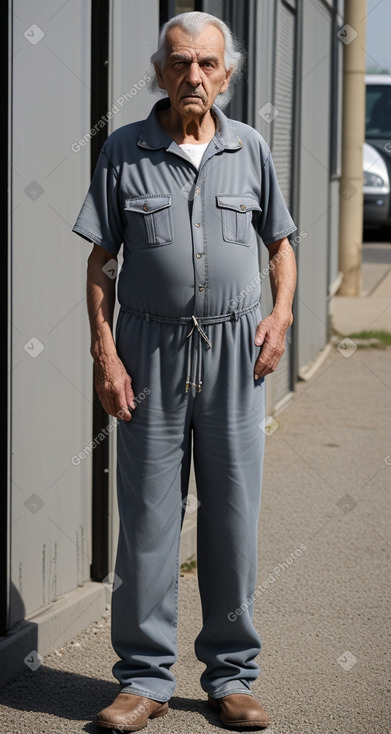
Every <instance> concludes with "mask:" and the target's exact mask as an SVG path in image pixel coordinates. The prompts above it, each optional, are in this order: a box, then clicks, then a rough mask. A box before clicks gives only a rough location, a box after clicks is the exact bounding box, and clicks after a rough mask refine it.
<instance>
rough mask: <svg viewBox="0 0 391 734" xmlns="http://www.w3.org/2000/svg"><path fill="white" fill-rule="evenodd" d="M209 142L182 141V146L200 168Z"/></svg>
mask: <svg viewBox="0 0 391 734" xmlns="http://www.w3.org/2000/svg"><path fill="white" fill-rule="evenodd" d="M208 145H209V143H181V144H180V145H179V147H180V148H182V150H183V151H184V152H185V153H186V155H188V156H189V158H190V160H191V162H192V163H194V165H195V167H196V168H197V169H198V168H199V167H200V163H201V160H202V156H203V155H204V153H205V151H206V149H207V147H208Z"/></svg>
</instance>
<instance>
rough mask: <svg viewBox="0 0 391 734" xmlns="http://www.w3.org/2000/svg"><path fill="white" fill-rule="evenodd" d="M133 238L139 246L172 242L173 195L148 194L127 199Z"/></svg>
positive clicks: (128, 216)
mask: <svg viewBox="0 0 391 734" xmlns="http://www.w3.org/2000/svg"><path fill="white" fill-rule="evenodd" d="M124 212H125V217H126V220H127V224H128V225H129V227H130V233H131V238H132V240H134V241H137V245H138V246H139V247H143V246H145V245H152V246H155V247H160V246H161V245H169V244H170V243H171V242H172V239H173V234H172V231H173V230H172V215H171V196H169V195H168V194H146V196H136V197H134V198H133V199H126V200H125V206H124Z"/></svg>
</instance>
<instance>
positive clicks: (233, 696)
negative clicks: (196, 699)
mask: <svg viewBox="0 0 391 734" xmlns="http://www.w3.org/2000/svg"><path fill="white" fill-rule="evenodd" d="M208 703H209V706H210V707H211V708H212V709H215V710H216V711H219V713H220V720H221V723H222V724H223V726H225V727H226V728H227V729H265V728H266V727H267V726H269V724H270V719H269V716H268V714H267V713H266V711H265V709H264V708H262V706H261V705H260V704H259V703H258V701H256V700H255V698H253V696H250V695H249V694H248V693H230V695H229V696H224V698H212V697H211V696H208Z"/></svg>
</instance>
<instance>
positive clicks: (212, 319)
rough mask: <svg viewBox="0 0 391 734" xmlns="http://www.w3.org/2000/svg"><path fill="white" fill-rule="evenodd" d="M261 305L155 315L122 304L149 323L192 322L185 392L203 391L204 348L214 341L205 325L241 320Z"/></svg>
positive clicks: (210, 346)
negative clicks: (218, 313) (208, 312)
mask: <svg viewBox="0 0 391 734" xmlns="http://www.w3.org/2000/svg"><path fill="white" fill-rule="evenodd" d="M258 306H259V301H257V302H256V303H253V304H252V305H251V306H247V307H246V308H242V309H241V310H240V311H230V312H229V313H225V314H222V315H221V316H194V314H193V316H179V317H175V316H155V315H153V314H150V313H143V312H142V311H136V310H135V309H133V308H128V307H127V306H121V308H123V309H124V311H127V313H130V314H132V316H139V317H140V318H142V319H145V321H146V322H147V323H149V322H150V321H157V322H158V323H159V324H175V325H177V324H191V329H190V331H189V333H188V334H187V335H186V339H188V340H189V341H188V348H187V371H186V385H185V392H188V391H189V388H191V387H194V388H195V389H196V390H197V392H201V388H202V379H201V378H202V349H201V348H200V347H201V346H202V345H204V348H206V349H211V348H212V343H211V341H210V339H209V337H208V335H207V334H206V332H205V331H204V329H203V326H213V324H222V323H224V322H225V321H239V319H240V318H241V317H242V316H244V315H245V314H248V313H251V312H252V311H255V309H256V308H257V307H258Z"/></svg>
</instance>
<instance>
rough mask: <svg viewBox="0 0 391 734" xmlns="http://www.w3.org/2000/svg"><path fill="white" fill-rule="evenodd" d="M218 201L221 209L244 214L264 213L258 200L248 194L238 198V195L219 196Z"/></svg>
mask: <svg viewBox="0 0 391 734" xmlns="http://www.w3.org/2000/svg"><path fill="white" fill-rule="evenodd" d="M216 201H217V206H218V207H220V208H221V209H231V210H233V211H235V212H242V213H243V214H244V213H245V212H248V211H258V212H261V211H262V209H261V207H260V206H259V203H258V201H257V200H256V198H255V197H253V196H249V195H248V194H243V195H242V196H238V194H218V195H217V196H216Z"/></svg>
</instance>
